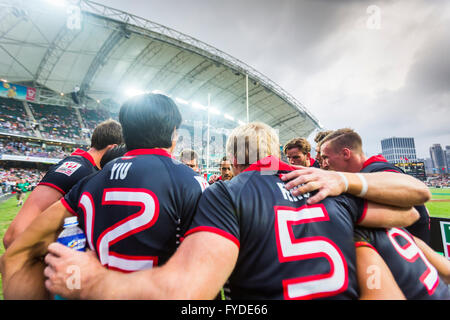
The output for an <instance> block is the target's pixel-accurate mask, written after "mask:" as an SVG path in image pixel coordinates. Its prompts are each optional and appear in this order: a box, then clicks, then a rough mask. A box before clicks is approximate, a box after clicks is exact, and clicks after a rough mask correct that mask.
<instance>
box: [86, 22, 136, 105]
mask: <svg viewBox="0 0 450 320" xmlns="http://www.w3.org/2000/svg"><path fill="white" fill-rule="evenodd" d="M126 38H127V34H126V31H125V30H117V31H113V32H112V33H111V34H110V35H109V37H108V38H107V39H106V41H105V42H104V43H103V45H102V47H101V48H100V50H99V51H98V52H97V55H96V56H95V57H94V59H93V60H92V62H91V65H90V66H89V69H88V71H87V73H86V75H85V76H84V79H83V81H82V82H81V84H80V91H81V92H83V93H84V94H86V93H87V92H88V91H89V89H90V86H91V83H92V81H93V80H94V78H95V76H96V75H97V72H98V71H99V70H100V69H101V67H103V66H104V65H105V63H106V62H107V60H108V58H109V56H110V55H111V53H112V51H113V49H114V48H115V47H116V46H117V45H118V44H119V43H121V42H122V41H124V40H125V39H126ZM82 99H83V98H82Z"/></svg>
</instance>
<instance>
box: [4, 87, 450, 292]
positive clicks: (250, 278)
mask: <svg viewBox="0 0 450 320" xmlns="http://www.w3.org/2000/svg"><path fill="white" fill-rule="evenodd" d="M181 122H182V117H181V114H180V112H179V110H178V107H177V105H176V104H175V103H174V102H173V101H172V100H171V99H170V98H168V97H166V96H164V95H159V94H146V95H140V96H136V97H133V98H131V99H129V100H128V101H126V102H125V103H124V104H123V105H122V107H121V109H120V113H119V123H118V122H115V121H112V120H109V121H106V122H104V123H101V124H100V125H98V126H97V128H96V129H95V130H94V133H93V135H92V141H91V148H90V149H89V150H88V151H82V150H77V151H76V152H74V153H73V154H72V155H71V156H70V157H68V158H66V159H64V160H62V161H61V162H60V163H58V164H57V165H55V166H53V167H52V168H51V169H50V170H49V171H48V172H47V174H46V175H45V177H44V178H43V179H42V181H41V182H40V183H39V184H38V186H37V187H36V188H35V190H33V192H32V193H31V195H30V197H29V198H28V199H27V201H26V202H25V203H24V205H23V207H22V208H21V210H20V212H19V213H18V215H17V216H16V218H15V219H14V221H13V222H12V224H11V226H10V228H9V229H8V231H7V233H6V234H5V238H4V239H3V241H4V244H5V247H6V248H7V250H6V252H5V254H4V255H3V256H2V258H1V261H0V270H1V272H2V279H3V291H4V297H5V298H6V299H52V298H53V297H54V295H60V296H63V297H66V298H69V299H214V298H216V297H217V295H218V293H219V292H220V290H221V289H222V288H224V287H226V288H227V290H226V292H227V296H228V298H230V299H241V300H248V299H336V300H338V299H339V300H340V299H450V293H449V288H448V283H450V262H449V261H448V260H447V259H446V258H444V257H442V256H440V255H439V254H437V253H435V252H434V251H433V250H432V249H431V248H430V247H429V245H428V243H429V238H430V236H429V216H428V212H427V211H426V208H425V206H424V203H425V202H426V201H428V200H429V198H430V194H429V191H428V189H427V187H426V186H425V185H424V184H423V183H422V182H420V181H419V180H417V179H415V178H413V177H411V176H408V175H406V174H402V173H401V172H399V171H400V170H399V169H397V168H396V167H394V166H393V165H391V164H389V163H388V162H387V161H386V160H385V159H384V158H382V157H379V156H378V157H371V158H368V159H366V158H365V156H364V153H363V152H362V143H361V138H360V137H359V135H358V134H357V133H356V132H354V131H353V130H350V129H340V130H336V131H333V132H327V133H326V134H322V135H321V136H320V137H319V136H318V137H317V141H316V142H318V149H317V150H316V151H317V155H318V156H317V157H316V159H315V160H313V159H311V158H310V154H309V152H310V147H309V149H308V146H307V145H306V144H304V143H303V142H302V141H301V139H300V140H299V139H297V140H293V141H290V142H289V143H287V144H286V145H285V148H284V150H283V152H284V153H285V154H286V156H287V158H288V160H289V162H290V163H289V164H288V163H284V162H282V161H281V160H280V159H281V155H280V144H279V139H278V136H277V134H276V133H275V131H274V130H273V129H272V128H271V127H269V126H268V125H266V124H263V123H257V122H255V123H248V124H245V125H241V126H239V127H237V128H236V129H234V130H233V131H232V132H231V134H230V136H229V138H228V141H227V145H226V154H227V155H226V156H225V157H224V158H223V159H222V162H221V168H220V169H221V172H222V175H221V176H220V177H213V178H212V179H211V180H210V181H209V183H208V182H207V181H206V180H204V178H203V177H201V176H200V175H199V174H198V173H197V172H196V171H195V170H196V163H195V161H194V160H195V154H193V153H190V154H189V155H188V156H182V157H180V160H182V161H178V160H176V159H175V158H174V157H173V155H172V152H173V150H174V148H175V144H176V139H177V135H176V132H177V129H178V128H179V127H180V125H181ZM305 146H306V147H305ZM185 158H188V159H187V160H186V161H184V160H183V159H185ZM71 216H76V217H77V218H78V221H79V225H80V227H81V228H82V229H83V231H84V233H85V235H86V239H87V246H88V248H89V249H90V250H88V251H87V252H78V251H74V250H72V249H70V248H67V247H65V246H63V245H61V244H58V243H55V239H56V237H57V235H58V234H59V232H60V231H61V228H62V225H63V222H64V219H65V218H68V217H71ZM71 266H72V267H73V266H76V267H77V268H78V272H77V274H78V275H79V276H80V278H79V279H77V281H78V282H79V285H78V286H75V287H74V286H69V285H68V282H70V279H71V277H73V275H72V273H70V272H68V271H67V270H68V268H69V267H71ZM69 270H70V268H69ZM369 271H370V272H369Z"/></svg>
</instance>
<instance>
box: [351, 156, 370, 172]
mask: <svg viewBox="0 0 450 320" xmlns="http://www.w3.org/2000/svg"><path fill="white" fill-rule="evenodd" d="M366 161H367V158H366V156H365V155H364V153H362V154H358V155H357V156H356V157H355V161H354V164H353V165H352V169H353V170H352V172H360V171H361V170H362V169H363V167H364V163H365V162H366Z"/></svg>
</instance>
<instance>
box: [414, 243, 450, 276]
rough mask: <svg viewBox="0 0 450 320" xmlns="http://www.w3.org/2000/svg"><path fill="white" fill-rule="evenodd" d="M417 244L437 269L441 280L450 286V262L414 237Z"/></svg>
mask: <svg viewBox="0 0 450 320" xmlns="http://www.w3.org/2000/svg"><path fill="white" fill-rule="evenodd" d="M413 238H414V241H415V243H416V244H417V246H418V247H419V249H420V250H422V252H423V253H424V254H425V257H426V258H427V260H428V261H429V262H430V263H431V264H432V265H433V266H434V267H435V268H436V270H437V271H438V273H439V275H440V276H441V278H442V279H443V280H444V281H445V283H447V284H450V261H449V260H448V259H447V258H445V257H444V256H441V255H440V254H439V253H437V252H435V251H434V250H433V249H432V248H430V246H429V245H427V244H426V243H425V242H424V241H422V240H420V239H419V238H417V237H413Z"/></svg>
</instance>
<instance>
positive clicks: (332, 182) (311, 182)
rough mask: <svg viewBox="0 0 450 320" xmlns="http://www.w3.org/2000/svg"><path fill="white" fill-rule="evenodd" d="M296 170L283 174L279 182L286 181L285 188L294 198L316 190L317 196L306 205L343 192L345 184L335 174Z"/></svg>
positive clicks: (306, 169)
mask: <svg viewBox="0 0 450 320" xmlns="http://www.w3.org/2000/svg"><path fill="white" fill-rule="evenodd" d="M297 168H299V169H298V170H295V171H291V172H289V173H286V174H283V175H282V176H281V180H282V181H286V182H287V181H288V182H287V183H286V186H285V187H286V189H287V190H291V193H292V195H294V196H298V195H302V194H305V193H308V192H312V191H315V190H318V192H317V194H315V195H314V196H313V197H311V198H309V199H308V200H307V203H308V204H315V203H318V202H320V201H322V200H323V199H325V198H326V197H328V196H338V195H340V194H342V193H344V192H345V182H344V180H343V179H342V177H341V176H340V175H339V174H337V173H336V172H334V171H327V170H322V169H318V168H311V167H301V166H297ZM296 187H298V188H296ZM294 188H296V189H294Z"/></svg>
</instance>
